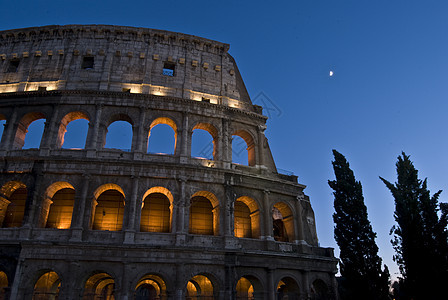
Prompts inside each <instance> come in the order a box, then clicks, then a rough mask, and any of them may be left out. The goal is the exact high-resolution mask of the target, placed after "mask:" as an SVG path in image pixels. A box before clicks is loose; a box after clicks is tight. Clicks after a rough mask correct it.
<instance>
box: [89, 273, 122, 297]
mask: <svg viewBox="0 0 448 300" xmlns="http://www.w3.org/2000/svg"><path fill="white" fill-rule="evenodd" d="M82 299H83V300H99V299H101V300H103V299H104V300H113V299H115V280H114V279H113V277H112V276H110V275H109V274H107V273H100V272H98V273H96V274H94V275H92V276H90V277H89V278H88V279H87V281H86V284H85V285H84V294H83V297H82Z"/></svg>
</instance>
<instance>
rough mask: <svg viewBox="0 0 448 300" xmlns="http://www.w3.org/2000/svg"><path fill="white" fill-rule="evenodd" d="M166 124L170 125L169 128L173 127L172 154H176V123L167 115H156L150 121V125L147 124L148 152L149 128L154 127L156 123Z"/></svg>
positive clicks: (147, 146) (147, 147)
mask: <svg viewBox="0 0 448 300" xmlns="http://www.w3.org/2000/svg"><path fill="white" fill-rule="evenodd" d="M161 124H164V125H168V126H169V127H171V129H173V131H174V147H173V154H177V153H176V149H177V124H176V122H174V121H173V119H171V118H168V117H158V118H156V119H154V120H153V121H152V122H151V125H149V130H148V142H147V145H146V149H147V151H148V152H149V139H150V137H151V130H152V129H153V128H154V127H156V126H157V125H161Z"/></svg>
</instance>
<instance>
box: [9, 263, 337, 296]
mask: <svg viewBox="0 0 448 300" xmlns="http://www.w3.org/2000/svg"><path fill="white" fill-rule="evenodd" d="M40 273H42V275H40V276H39V275H38V276H37V280H36V282H35V283H34V287H33V292H32V299H33V300H56V299H58V296H59V293H60V289H61V283H62V282H61V279H60V277H59V275H58V274H57V273H56V272H54V271H52V270H42V271H41V272H40ZM274 287H275V294H276V298H277V299H279V300H283V299H289V300H294V299H299V298H300V297H301V290H300V288H299V284H298V283H297V281H296V280H295V279H294V278H292V277H289V276H286V277H282V278H281V279H280V280H279V281H278V282H277V283H276V284H275V285H274ZM9 289H10V287H9V281H8V278H7V276H6V273H5V272H3V271H0V299H6V296H7V294H8V292H9ZM167 291H168V289H167V283H166V282H165V280H164V279H163V278H162V276H160V275H159V274H152V273H148V274H145V275H143V276H142V277H141V278H140V279H139V280H138V282H137V284H136V285H135V287H134V288H133V291H132V293H133V296H131V298H130V299H135V300H164V299H167V298H168V292H167ZM310 292H311V299H313V300H324V299H325V300H326V299H329V295H330V291H329V288H328V286H327V284H326V283H325V282H324V281H323V280H321V279H316V280H314V282H313V283H312V285H311V288H310ZM265 293H266V290H265V288H264V287H263V285H262V284H261V282H260V280H259V279H258V278H257V277H255V276H253V275H245V276H241V277H240V278H239V279H238V281H237V283H236V285H235V286H234V297H233V298H234V299H239V300H243V299H244V300H253V299H264V294H265ZM183 294H184V297H185V299H188V300H196V299H198V300H199V299H210V300H212V299H218V297H219V286H218V283H217V281H216V280H214V277H213V275H210V274H207V273H203V274H197V275H194V276H192V277H191V278H190V279H189V280H188V282H186V284H185V286H184V287H183ZM81 295H82V296H81V297H80V298H81V299H83V300H113V299H115V295H116V284H115V279H114V277H113V276H111V275H110V274H109V273H107V272H104V271H96V272H93V274H91V275H90V276H89V277H88V278H87V279H86V280H85V283H84V284H83V289H82V292H81Z"/></svg>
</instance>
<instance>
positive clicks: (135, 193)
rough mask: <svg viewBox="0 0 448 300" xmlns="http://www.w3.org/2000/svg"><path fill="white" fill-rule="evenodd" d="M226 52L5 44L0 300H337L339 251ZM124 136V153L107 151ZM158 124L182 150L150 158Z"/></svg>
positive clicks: (180, 43) (184, 44) (130, 35)
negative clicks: (203, 138)
mask: <svg viewBox="0 0 448 300" xmlns="http://www.w3.org/2000/svg"><path fill="white" fill-rule="evenodd" d="M228 50H229V45H228V44H224V43H221V42H216V41H212V40H208V39H205V38H201V37H197V36H192V35H186V34H182V33H176V32H168V31H162V30H154V29H146V28H133V27H121V26H106V25H67V26H44V27H35V28H26V29H13V30H6V31H1V32H0V123H1V124H2V125H3V126H1V127H4V129H3V128H2V132H1V131H0V134H1V144H0V155H1V161H0V163H1V173H0V225H1V228H0V299H95V300H97V299H126V300H127V299H139V300H140V299H270V300H274V299H337V287H336V280H335V274H336V272H337V268H336V266H337V259H335V257H334V255H333V249H331V248H322V247H320V246H319V244H318V239H317V234H316V228H315V223H314V213H313V210H312V207H311V204H310V200H309V198H308V196H306V195H305V194H304V192H303V190H304V189H305V186H304V185H302V184H300V183H298V179H297V176H294V175H292V174H282V173H281V172H279V171H278V170H277V168H276V165H275V163H274V160H273V157H272V155H271V151H270V149H269V144H268V140H267V139H266V137H265V134H264V131H265V129H266V121H267V117H266V116H264V115H263V108H262V107H260V106H258V105H254V104H253V103H252V101H251V99H250V97H249V94H248V92H247V90H246V87H245V85H244V82H243V80H242V77H241V74H240V72H239V71H238V67H237V65H236V63H235V60H234V59H233V58H232V56H230V55H229V53H228ZM39 122H40V123H39ZM72 122H73V123H72ZM117 122H118V123H121V124H125V125H126V126H128V127H124V128H128V132H129V134H128V135H126V137H128V138H129V146H125V145H123V147H116V146H111V145H110V143H109V142H110V139H109V136H110V135H111V134H112V133H113V131H114V130H116V127H114V124H118V123H117ZM33 124H42V130H41V131H39V130H37V129H32V128H37V127H33V126H34V125H33ZM73 124H78V125H77V126H78V127H77V128H80V131H79V136H81V140H82V144H81V145H78V146H76V147H75V146H70V145H71V144H70V142H71V141H70V139H72V138H71V137H74V136H75V135H70V131H71V130H74V129H73V128H74V127H73V126H71V125H73ZM162 126H165V127H167V128H169V130H170V134H165V135H164V136H163V138H164V139H171V140H172V141H173V143H172V151H171V152H169V151H168V153H154V152H153V151H150V147H148V145H150V142H151V138H152V137H154V134H153V133H155V132H156V131H157V130H158V128H161V127H162ZM197 132H202V133H205V135H207V136H209V138H210V141H211V142H210V144H209V147H210V149H209V154H210V155H209V157H197V155H194V154H192V149H193V147H194V144H195V138H194V136H195V134H196V133H197ZM77 134H78V133H77ZM30 139H35V140H37V141H38V142H37V143H36V144H35V145H34V146H33V145H32V143H31V142H29V140H30ZM235 139H241V140H242V141H243V143H244V149H243V150H244V151H243V152H242V153H245V156H246V157H245V161H246V162H247V163H246V164H242V163H237V162H235V159H234V158H235V157H232V156H235V151H232V145H234V143H233V142H232V141H234V140H235ZM118 142H119V143H126V138H123V140H118ZM285 146H287V141H285ZM117 148H120V149H117Z"/></svg>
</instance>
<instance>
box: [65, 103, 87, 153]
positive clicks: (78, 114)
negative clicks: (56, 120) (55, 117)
mask: <svg viewBox="0 0 448 300" xmlns="http://www.w3.org/2000/svg"><path fill="white" fill-rule="evenodd" d="M80 119H84V120H86V121H87V122H90V118H89V116H88V115H87V114H86V113H85V112H82V111H74V112H70V113H68V114H66V115H65V116H64V117H63V118H62V120H61V123H60V125H59V131H58V139H57V147H58V148H61V147H62V146H63V145H64V137H65V133H66V132H67V126H68V124H69V123H70V122H72V121H76V120H80ZM83 135H85V138H86V139H87V130H86V131H85V132H84V133H83Z"/></svg>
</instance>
